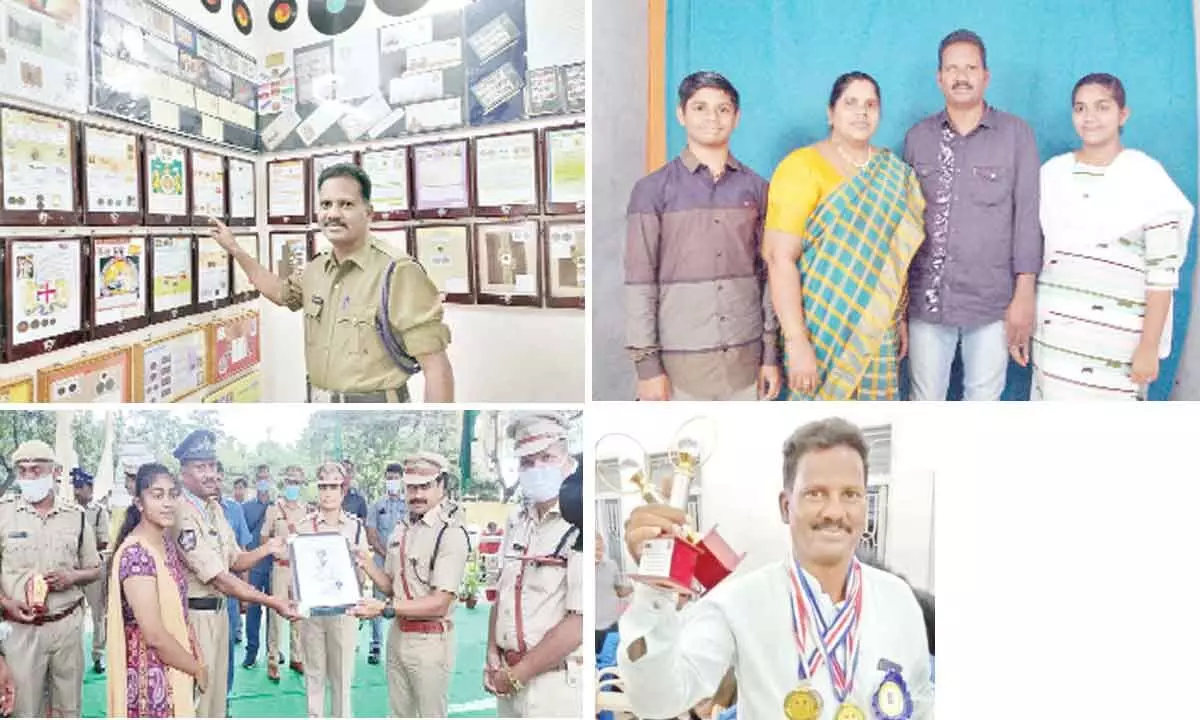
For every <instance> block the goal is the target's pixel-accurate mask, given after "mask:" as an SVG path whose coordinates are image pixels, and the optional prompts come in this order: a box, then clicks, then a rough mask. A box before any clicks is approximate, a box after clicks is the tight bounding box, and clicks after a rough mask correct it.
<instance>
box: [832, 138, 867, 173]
mask: <svg viewBox="0 0 1200 720" xmlns="http://www.w3.org/2000/svg"><path fill="white" fill-rule="evenodd" d="M833 148H834V149H835V150H837V152H838V155H841V156H842V159H843V160H845V161H846V162H848V163H850V164H851V165H853V166H854V167H856V168H858V169H859V170H862V169H863V168H865V167H866V166H867V165H868V164H870V162H871V157H872V156H873V155H874V153H875V151H874V150H873V149H872V148H871V146H870V145H868V146H867V159H866V160H864V161H862V162H855V161H854V158H852V157H850V156H849V155H848V154H846V151H845V150H843V149H842V146H841V145H840V144H838V143H834V144H833Z"/></svg>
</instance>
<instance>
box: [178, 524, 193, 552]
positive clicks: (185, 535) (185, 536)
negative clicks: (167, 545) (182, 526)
mask: <svg viewBox="0 0 1200 720" xmlns="http://www.w3.org/2000/svg"><path fill="white" fill-rule="evenodd" d="M179 547H181V548H183V550H184V552H191V551H193V550H195V549H196V531H195V530H192V529H190V528H189V529H187V530H184V531H183V532H181V533H179Z"/></svg>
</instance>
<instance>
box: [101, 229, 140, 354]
mask: <svg viewBox="0 0 1200 720" xmlns="http://www.w3.org/2000/svg"><path fill="white" fill-rule="evenodd" d="M91 245H92V251H91V262H90V266H91V270H90V272H91V275H92V282H91V284H90V287H91V290H92V303H91V310H92V315H91V316H92V339H99V338H106V337H111V336H113V335H119V334H120V333H124V332H129V331H130V330H137V329H138V328H142V327H145V326H146V325H147V324H148V323H149V322H150V316H149V315H148V313H147V310H146V304H147V300H148V299H149V297H150V259H149V253H148V252H147V238H146V237H145V236H143V235H98V236H95V237H93V238H91Z"/></svg>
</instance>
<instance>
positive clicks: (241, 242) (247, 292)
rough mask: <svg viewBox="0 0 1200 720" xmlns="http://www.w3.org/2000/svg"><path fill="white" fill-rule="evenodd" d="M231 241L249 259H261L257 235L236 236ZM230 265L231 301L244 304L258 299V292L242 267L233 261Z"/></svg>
mask: <svg viewBox="0 0 1200 720" xmlns="http://www.w3.org/2000/svg"><path fill="white" fill-rule="evenodd" d="M233 239H234V240H236V241H237V244H238V246H239V247H241V249H242V250H245V251H246V253H247V254H249V255H250V257H252V258H254V259H255V260H258V259H259V258H260V257H261V256H260V254H259V249H258V234H257V233H255V234H254V235H245V234H237V235H234V236H233ZM230 265H231V266H232V268H233V286H232V291H233V301H234V302H246V301H248V300H253V299H254V298H256V297H258V296H259V292H258V290H257V289H255V287H254V284H253V283H251V282H250V276H249V275H247V274H246V271H245V270H243V269H242V266H241V265H239V264H238V263H237V261H236V260H233V261H232V262H231V263H230Z"/></svg>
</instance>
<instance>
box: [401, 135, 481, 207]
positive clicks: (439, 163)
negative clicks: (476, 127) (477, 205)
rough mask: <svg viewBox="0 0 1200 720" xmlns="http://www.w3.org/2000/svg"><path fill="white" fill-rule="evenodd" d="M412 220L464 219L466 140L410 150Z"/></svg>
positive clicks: (468, 175) (467, 195)
mask: <svg viewBox="0 0 1200 720" xmlns="http://www.w3.org/2000/svg"><path fill="white" fill-rule="evenodd" d="M413 187H414V199H415V202H414V204H413V207H414V211H415V212H414V213H413V215H414V216H415V217H419V218H450V217H466V216H467V215H469V214H470V213H471V154H470V152H468V148H467V141H466V140H452V141H450V142H443V143H431V144H428V145H416V146H414V147H413Z"/></svg>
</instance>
